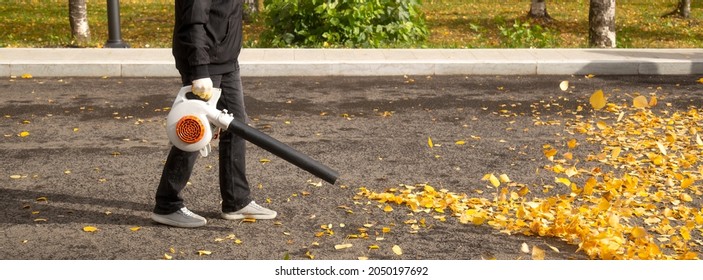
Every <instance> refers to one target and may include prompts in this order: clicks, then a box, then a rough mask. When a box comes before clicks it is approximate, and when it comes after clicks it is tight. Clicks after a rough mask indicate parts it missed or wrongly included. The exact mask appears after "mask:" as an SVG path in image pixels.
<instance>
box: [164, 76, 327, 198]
mask: <svg viewBox="0 0 703 280" xmlns="http://www.w3.org/2000/svg"><path fill="white" fill-rule="evenodd" d="M190 91H191V87H190V86H185V87H182V88H181V90H180V91H179V92H178V95H177V96H176V100H175V101H174V102H173V106H171V111H170V112H169V113H168V117H167V118H166V133H167V134H168V139H169V140H170V141H171V143H172V144H173V145H174V146H176V147H177V148H179V149H181V150H183V151H187V152H195V151H200V154H201V155H202V156H203V157H206V156H208V154H209V153H210V151H211V149H210V141H211V140H212V138H213V133H212V129H213V127H212V126H211V125H213V126H215V127H218V128H221V129H224V130H226V131H229V132H232V133H234V134H236V135H238V136H239V137H242V138H243V139H244V140H247V141H249V142H251V143H252V144H254V145H256V146H258V147H260V148H263V149H264V150H267V151H269V152H270V153H272V154H274V155H276V156H278V157H280V158H282V159H284V160H286V161H287V162H290V163H292V164H294V165H296V166H297V167H299V168H301V169H303V170H305V171H307V172H309V173H311V174H313V175H315V176H317V177H319V178H320V179H322V180H325V181H326V182H328V183H330V184H334V183H335V182H336V181H337V178H339V173H337V171H334V170H332V169H331V168H329V167H327V166H325V165H323V164H321V163H319V162H317V161H315V160H313V159H311V158H310V157H308V156H306V155H305V154H302V153H300V152H299V151H297V150H295V149H293V148H291V147H289V146H287V145H286V144H283V143H281V142H280V141H278V140H276V139H274V138H273V137H271V136H268V135H266V134H265V133H263V132H261V131H259V130H257V129H255V128H253V127H250V126H249V125H247V124H245V123H243V122H240V121H238V120H236V119H234V116H232V114H229V113H228V112H227V110H222V111H221V110H218V109H217V108H216V105H217V101H218V100H219V99H220V95H221V94H222V92H221V90H220V89H213V90H212V97H211V98H210V100H208V101H204V100H202V99H199V98H198V97H197V96H195V95H194V94H193V93H192V92H190Z"/></svg>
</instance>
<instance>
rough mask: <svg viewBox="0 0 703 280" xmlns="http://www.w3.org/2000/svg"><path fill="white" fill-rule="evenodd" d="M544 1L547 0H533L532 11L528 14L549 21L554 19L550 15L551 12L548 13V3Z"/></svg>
mask: <svg viewBox="0 0 703 280" xmlns="http://www.w3.org/2000/svg"><path fill="white" fill-rule="evenodd" d="M544 1H545V0H532V4H530V11H529V12H528V13H527V16H529V17H531V18H535V19H542V20H547V21H549V20H552V17H551V16H549V13H547V3H545V2H544Z"/></svg>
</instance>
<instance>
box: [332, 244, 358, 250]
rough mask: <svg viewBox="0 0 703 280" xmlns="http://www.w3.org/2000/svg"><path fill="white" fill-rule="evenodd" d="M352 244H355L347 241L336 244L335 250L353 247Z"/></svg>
mask: <svg viewBox="0 0 703 280" xmlns="http://www.w3.org/2000/svg"><path fill="white" fill-rule="evenodd" d="M352 246H354V245H353V244H351V243H345V244H339V245H334V249H335V250H342V249H347V248H351V247H352Z"/></svg>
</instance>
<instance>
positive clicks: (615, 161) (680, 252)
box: [359, 90, 703, 259]
mask: <svg viewBox="0 0 703 280" xmlns="http://www.w3.org/2000/svg"><path fill="white" fill-rule="evenodd" d="M589 102H590V105H591V107H592V109H593V111H591V112H592V114H593V115H592V116H591V117H589V118H584V117H581V116H579V117H577V118H575V119H573V120H570V121H569V122H568V124H567V129H568V130H569V132H570V133H573V134H581V135H583V136H584V137H585V138H586V141H587V142H588V143H589V144H591V145H597V150H600V151H599V152H598V153H597V154H587V155H583V156H584V157H585V158H580V159H579V157H575V156H574V155H575V154H579V153H580V152H581V151H579V147H580V146H582V145H579V144H578V143H577V140H576V139H568V140H565V143H563V144H564V145H552V144H545V145H544V146H543V148H544V155H545V158H546V160H547V161H548V164H546V165H545V169H547V170H549V171H550V172H553V173H554V174H555V179H554V183H555V185H556V186H559V187H561V188H562V189H564V190H565V191H560V192H561V193H562V194H549V195H545V194H546V193H547V191H546V190H549V189H557V187H556V186H552V185H544V186H543V188H544V190H543V191H535V190H531V189H530V187H528V186H526V185H524V184H519V183H515V182H511V181H510V179H509V178H508V177H507V175H505V174H503V175H501V176H500V177H496V176H494V175H493V174H487V175H486V176H484V177H483V179H484V180H485V181H488V182H490V184H491V185H492V186H493V187H495V188H497V189H498V191H497V192H496V193H495V197H494V198H493V199H486V198H475V197H470V196H469V195H466V194H457V193H452V192H450V191H448V190H444V189H443V190H436V189H435V188H433V187H432V186H430V185H427V184H419V185H415V186H408V185H401V186H400V187H399V188H393V189H390V190H387V191H385V192H381V193H377V192H373V191H370V190H368V189H367V188H365V187H362V188H361V189H360V192H359V194H360V195H362V196H364V197H366V198H368V199H372V200H377V201H379V202H381V203H395V204H403V205H406V206H408V208H409V209H410V210H411V211H414V212H426V213H433V214H434V213H445V212H448V211H451V216H452V217H455V218H457V219H458V220H459V222H461V223H464V224H473V225H482V224H488V225H490V226H492V227H493V228H495V229H498V230H500V231H502V232H505V233H508V234H512V233H521V234H525V235H540V236H552V237H557V238H560V239H562V240H564V241H565V242H567V243H569V244H576V245H578V247H579V250H580V251H583V252H585V253H586V254H587V255H588V256H590V257H591V258H593V259H698V258H699V255H698V253H697V252H700V247H699V246H701V245H703V240H702V239H703V236H702V235H701V233H702V232H703V209H702V208H701V206H700V202H701V200H700V196H701V194H702V193H701V190H700V184H699V182H701V180H703V164H701V163H700V162H698V159H699V158H703V141H701V136H700V131H699V130H700V127H701V124H703V123H702V121H703V120H702V119H701V112H700V110H699V109H696V108H694V107H690V108H689V109H688V110H687V111H685V112H678V111H674V112H672V111H668V110H666V108H665V109H662V110H658V111H657V112H654V111H652V108H653V107H656V106H657V103H658V101H657V98H656V97H655V96H652V97H651V98H650V99H649V100H647V98H646V97H645V96H641V95H640V96H637V97H635V98H632V100H631V102H626V104H614V103H608V102H607V98H606V96H605V94H604V93H603V92H602V91H600V90H599V91H596V92H595V93H594V94H593V95H591V97H590V100H589ZM555 146H556V147H555ZM558 147H563V148H558ZM560 149H562V150H560ZM579 165H583V166H584V167H579ZM585 166H588V167H585ZM533 188H534V187H533ZM560 190H561V189H560ZM530 193H540V195H539V197H537V196H538V195H530Z"/></svg>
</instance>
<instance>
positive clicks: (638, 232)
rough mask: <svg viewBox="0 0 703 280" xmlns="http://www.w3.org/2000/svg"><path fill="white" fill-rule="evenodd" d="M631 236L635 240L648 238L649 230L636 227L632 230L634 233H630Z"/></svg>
mask: <svg viewBox="0 0 703 280" xmlns="http://www.w3.org/2000/svg"><path fill="white" fill-rule="evenodd" d="M630 234H632V237H634V238H643V237H645V236H647V230H645V229H644V228H642V227H635V228H633V229H632V232H630Z"/></svg>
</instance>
